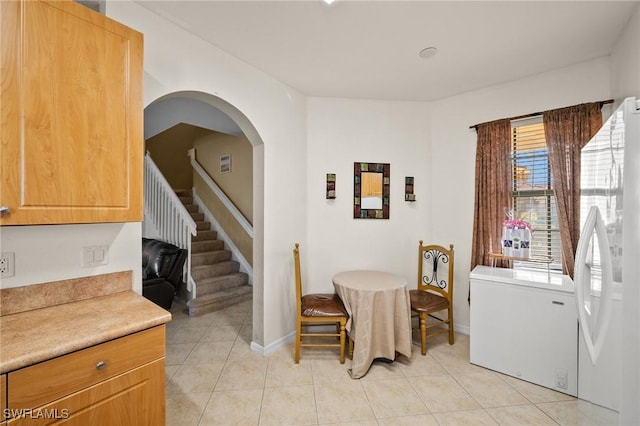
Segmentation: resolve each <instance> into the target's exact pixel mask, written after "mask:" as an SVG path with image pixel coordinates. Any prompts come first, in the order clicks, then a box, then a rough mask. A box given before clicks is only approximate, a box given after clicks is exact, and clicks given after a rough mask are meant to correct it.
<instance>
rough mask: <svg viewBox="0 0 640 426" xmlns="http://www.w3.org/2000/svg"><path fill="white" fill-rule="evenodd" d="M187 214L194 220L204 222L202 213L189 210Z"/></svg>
mask: <svg viewBox="0 0 640 426" xmlns="http://www.w3.org/2000/svg"><path fill="white" fill-rule="evenodd" d="M189 215H190V216H191V219H193V221H194V222H204V213H199V212H189Z"/></svg>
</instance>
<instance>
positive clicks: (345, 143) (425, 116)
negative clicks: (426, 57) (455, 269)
mask: <svg viewBox="0 0 640 426" xmlns="http://www.w3.org/2000/svg"><path fill="white" fill-rule="evenodd" d="M307 115H308V120H307V123H308V127H307V139H308V145H309V147H308V155H307V165H308V168H307V187H306V193H307V201H306V202H307V211H308V218H309V221H308V227H307V241H306V244H304V243H305V241H304V240H303V241H300V242H301V248H300V250H301V257H302V265H303V277H304V278H306V282H305V283H304V285H305V291H306V292H327V291H333V285H332V283H331V277H332V276H333V275H334V274H335V273H337V272H340V271H343V270H348V269H382V270H386V271H389V272H393V273H397V274H400V275H403V276H404V277H406V278H407V280H408V282H409V283H410V286H411V287H414V286H415V285H416V283H415V280H416V273H417V248H418V240H420V239H423V240H425V241H428V242H431V241H433V240H432V238H431V237H432V233H431V231H430V229H429V225H430V223H431V218H430V216H429V211H430V203H431V199H432V197H431V189H430V188H431V186H432V183H431V182H430V175H429V170H430V168H431V166H432V162H433V159H432V158H431V157H430V155H429V151H430V145H429V134H430V123H429V120H430V118H429V117H430V106H429V104H428V103H424V102H384V101H370V100H349V99H326V98H311V99H309V101H308V112H307ZM354 162H371V163H390V165H391V172H390V178H391V182H390V184H391V186H390V191H391V194H390V208H389V219H388V220H387V219H354V218H353V163H354ZM327 173H335V174H336V199H334V200H327V199H326V197H325V190H326V174H327ZM405 176H413V177H414V178H415V184H414V193H415V194H416V201H415V202H405V201H404V180H405ZM300 238H301V239H302V236H300ZM292 248H293V247H292Z"/></svg>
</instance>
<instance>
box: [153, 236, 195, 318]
mask: <svg viewBox="0 0 640 426" xmlns="http://www.w3.org/2000/svg"><path fill="white" fill-rule="evenodd" d="M186 259H187V250H185V249H181V248H180V247H177V246H174V245H173V244H169V243H167V242H164V241H160V240H154V239H150V238H143V239H142V295H143V296H144V297H146V298H147V299H149V300H151V301H152V302H153V303H155V304H156V305H158V306H161V307H163V308H164V309H169V308H171V304H172V303H173V296H175V294H176V292H177V291H178V289H179V288H180V286H181V285H182V283H183V281H182V269H183V267H184V262H185V261H186Z"/></svg>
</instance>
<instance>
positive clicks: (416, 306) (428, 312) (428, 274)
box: [409, 240, 454, 355]
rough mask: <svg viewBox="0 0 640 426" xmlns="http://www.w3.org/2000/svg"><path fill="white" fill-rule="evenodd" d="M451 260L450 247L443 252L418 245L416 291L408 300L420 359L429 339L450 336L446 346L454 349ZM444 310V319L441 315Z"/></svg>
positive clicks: (410, 292)
mask: <svg viewBox="0 0 640 426" xmlns="http://www.w3.org/2000/svg"><path fill="white" fill-rule="evenodd" d="M453 260H454V259H453V244H450V245H449V249H446V248H445V247H443V246H439V245H435V244H432V245H427V246H425V245H422V240H421V241H420V246H419V248H418V288H417V289H415V290H410V291H409V296H410V298H411V311H412V314H413V315H412V316H413V317H418V324H419V328H418V330H419V331H420V343H421V346H422V355H426V354H427V338H428V337H433V336H436V335H438V334H441V333H449V344H450V345H453V341H454V335H453V265H454V263H453ZM445 310H446V311H447V312H446V316H445V315H444V314H443V313H441V312H442V311H445ZM436 313H439V315H434V314H436ZM427 318H430V320H429V322H428V323H427Z"/></svg>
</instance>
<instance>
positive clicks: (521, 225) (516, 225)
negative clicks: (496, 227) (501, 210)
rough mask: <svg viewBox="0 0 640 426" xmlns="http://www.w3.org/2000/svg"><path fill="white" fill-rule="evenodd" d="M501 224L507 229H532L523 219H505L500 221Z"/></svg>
mask: <svg viewBox="0 0 640 426" xmlns="http://www.w3.org/2000/svg"><path fill="white" fill-rule="evenodd" d="M502 226H505V227H507V228H508V229H525V228H526V229H528V230H529V231H533V229H531V225H530V224H529V222H526V221H524V220H519V219H507V220H505V221H504V222H502Z"/></svg>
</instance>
